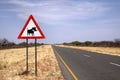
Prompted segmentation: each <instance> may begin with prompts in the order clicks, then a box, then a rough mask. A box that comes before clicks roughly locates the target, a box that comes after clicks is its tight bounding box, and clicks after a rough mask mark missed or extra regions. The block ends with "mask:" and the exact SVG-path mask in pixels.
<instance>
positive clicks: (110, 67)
mask: <svg viewBox="0 0 120 80" xmlns="http://www.w3.org/2000/svg"><path fill="white" fill-rule="evenodd" d="M53 49H54V52H55V54H56V56H57V59H58V62H59V65H60V67H61V70H62V73H63V76H64V77H65V79H66V80H120V57H117V56H110V55H105V54H98V53H95V52H88V51H83V50H78V49H72V48H63V47H58V46H53ZM63 68H64V69H63ZM67 71H68V72H69V73H67ZM70 75H71V76H70Z"/></svg>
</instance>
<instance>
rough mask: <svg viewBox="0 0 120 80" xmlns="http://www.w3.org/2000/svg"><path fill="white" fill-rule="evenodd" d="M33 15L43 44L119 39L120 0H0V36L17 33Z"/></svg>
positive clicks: (5, 36)
mask: <svg viewBox="0 0 120 80" xmlns="http://www.w3.org/2000/svg"><path fill="white" fill-rule="evenodd" d="M30 14H32V15H33V16H34V18H35V19H36V21H37V22H38V24H39V26H40V27H41V29H42V30H43V32H44V34H45V36H46V38H45V39H44V40H39V42H44V43H62V42H71V41H75V40H78V41H88V40H89V41H101V40H114V39H118V38H120V0H0V38H7V39H8V40H10V41H14V42H16V43H19V42H21V41H25V40H18V39H17V36H18V34H19V33H20V31H21V29H22V28H23V26H24V24H25V22H26V20H27V19H28V17H29V15H30Z"/></svg>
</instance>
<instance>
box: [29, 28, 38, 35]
mask: <svg viewBox="0 0 120 80" xmlns="http://www.w3.org/2000/svg"><path fill="white" fill-rule="evenodd" d="M35 31H37V29H36V27H32V29H27V35H30V34H31V35H32V36H33V35H34V32H35Z"/></svg>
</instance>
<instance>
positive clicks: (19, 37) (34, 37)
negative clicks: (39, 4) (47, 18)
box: [18, 15, 45, 39]
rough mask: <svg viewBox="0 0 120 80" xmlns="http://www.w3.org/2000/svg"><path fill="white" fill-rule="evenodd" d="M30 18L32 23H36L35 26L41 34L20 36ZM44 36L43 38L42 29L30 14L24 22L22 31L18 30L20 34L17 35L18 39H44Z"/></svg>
mask: <svg viewBox="0 0 120 80" xmlns="http://www.w3.org/2000/svg"><path fill="white" fill-rule="evenodd" d="M31 19H32V20H33V22H34V24H35V25H36V27H37V29H38V31H39V32H40V34H41V36H33V37H32V36H24V37H23V36H22V34H23V32H24V30H25V29H26V27H27V25H28V23H29V22H30V20H31ZM44 38H45V36H44V34H43V32H42V30H41V29H40V27H39V25H38V24H37V22H36V21H35V19H34V17H33V16H32V15H30V16H29V18H28V20H27V22H26V23H25V25H24V27H23V29H22V31H21V32H20V34H19V36H18V39H44Z"/></svg>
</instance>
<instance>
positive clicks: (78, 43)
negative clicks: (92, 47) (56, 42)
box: [71, 41, 81, 46]
mask: <svg viewBox="0 0 120 80" xmlns="http://www.w3.org/2000/svg"><path fill="white" fill-rule="evenodd" d="M71 44H72V45H76V46H78V45H80V44H81V43H80V42H79V41H73V42H71Z"/></svg>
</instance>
